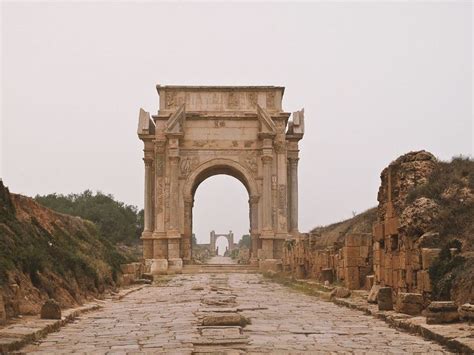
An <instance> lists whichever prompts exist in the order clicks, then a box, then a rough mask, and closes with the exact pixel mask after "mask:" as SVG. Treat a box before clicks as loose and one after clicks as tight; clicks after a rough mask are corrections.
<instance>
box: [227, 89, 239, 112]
mask: <svg viewBox="0 0 474 355" xmlns="http://www.w3.org/2000/svg"><path fill="white" fill-rule="evenodd" d="M238 106H239V97H238V95H237V94H236V93H235V92H230V93H229V107H230V108H237V107H238Z"/></svg>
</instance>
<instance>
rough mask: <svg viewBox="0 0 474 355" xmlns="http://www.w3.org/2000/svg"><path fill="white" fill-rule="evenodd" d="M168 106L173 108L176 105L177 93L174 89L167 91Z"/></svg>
mask: <svg viewBox="0 0 474 355" xmlns="http://www.w3.org/2000/svg"><path fill="white" fill-rule="evenodd" d="M165 100H166V108H172V107H175V105H176V93H175V92H173V91H167V92H166V96H165Z"/></svg>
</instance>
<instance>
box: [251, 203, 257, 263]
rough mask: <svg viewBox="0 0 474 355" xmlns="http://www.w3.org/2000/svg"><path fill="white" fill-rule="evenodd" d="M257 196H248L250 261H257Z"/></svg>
mask: <svg viewBox="0 0 474 355" xmlns="http://www.w3.org/2000/svg"><path fill="white" fill-rule="evenodd" d="M258 200H259V197H258V196H250V198H249V215H250V240H251V246H250V259H251V263H252V264H255V263H256V261H257V250H258V237H259V235H258Z"/></svg>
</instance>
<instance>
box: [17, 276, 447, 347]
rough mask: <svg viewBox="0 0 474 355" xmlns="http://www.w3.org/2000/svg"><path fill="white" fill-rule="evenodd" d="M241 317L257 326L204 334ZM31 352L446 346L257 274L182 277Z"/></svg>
mask: <svg viewBox="0 0 474 355" xmlns="http://www.w3.org/2000/svg"><path fill="white" fill-rule="evenodd" d="M235 312H237V313H238V314H241V315H243V316H245V317H248V318H249V319H250V320H251V324H248V325H247V326H245V327H242V328H241V327H240V326H226V327H222V326H207V327H203V326H201V324H202V319H203V318H204V317H205V316H209V315H211V316H217V317H218V316H219V315H223V314H224V315H228V314H229V313H231V314H233V315H236V313H235ZM24 351H26V352H35V353H42V354H46V353H47V354H51V353H71V352H77V353H114V354H126V353H130V354H139V353H150V354H156V353H160V352H161V353H179V354H191V353H220V354H223V353H225V354H227V353H231V354H234V353H235V354H238V353H269V352H271V353H304V352H307V353H312V354H314V353H321V354H323V353H324V354H326V353H329V352H333V353H356V354H381V353H429V354H441V353H445V352H447V351H446V350H445V349H443V348H442V347H441V346H440V345H437V344H435V343H433V342H430V341H426V340H424V339H422V338H420V337H417V336H414V335H410V334H407V333H404V332H400V331H397V330H395V329H392V328H390V327H388V326H387V325H386V324H385V323H384V322H383V321H380V320H377V319H375V318H373V317H371V316H367V315H364V314H362V313H361V312H359V311H356V310H351V309H347V308H344V307H339V306H336V305H335V304H333V303H330V302H324V301H320V300H318V299H317V298H315V297H311V296H307V295H304V294H301V293H297V292H296V291H293V290H291V289H289V288H286V287H284V286H281V285H279V284H275V283H272V282H267V281H266V280H264V279H263V278H262V276H260V275H256V274H195V275H178V276H175V277H174V278H173V279H172V280H171V281H169V282H168V283H167V284H164V285H160V286H150V287H146V288H144V289H142V290H140V291H137V292H135V293H133V294H131V295H129V296H127V297H126V298H124V299H122V300H121V301H116V302H110V303H106V305H105V307H104V308H103V309H102V310H99V311H97V312H93V313H90V314H85V315H84V316H83V317H81V318H80V319H78V320H77V321H75V322H74V323H72V324H69V325H67V326H65V327H64V328H62V329H61V330H60V331H59V332H57V333H52V334H50V335H49V336H48V337H47V338H45V339H44V340H43V341H41V342H40V343H39V344H35V345H31V346H29V347H28V348H26V349H24Z"/></svg>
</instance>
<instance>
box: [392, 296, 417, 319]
mask: <svg viewBox="0 0 474 355" xmlns="http://www.w3.org/2000/svg"><path fill="white" fill-rule="evenodd" d="M422 309H423V296H422V295H421V294H419V293H403V292H400V293H399V294H398V296H397V303H396V310H397V312H400V313H405V314H409V315H412V316H415V315H418V314H420V313H421V310H422Z"/></svg>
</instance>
